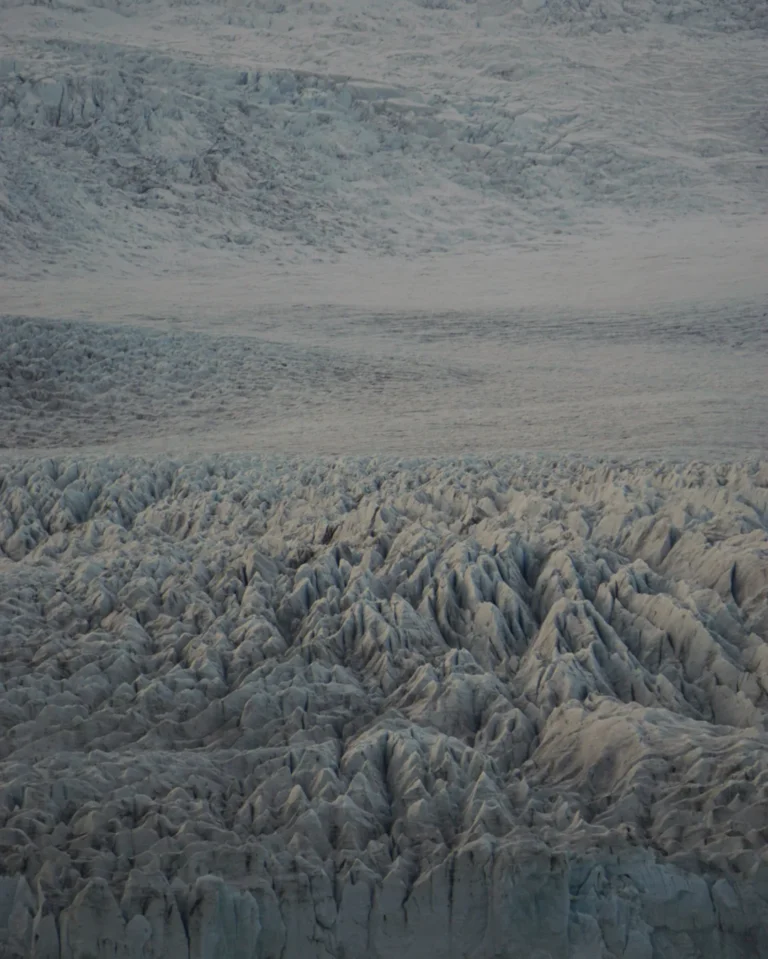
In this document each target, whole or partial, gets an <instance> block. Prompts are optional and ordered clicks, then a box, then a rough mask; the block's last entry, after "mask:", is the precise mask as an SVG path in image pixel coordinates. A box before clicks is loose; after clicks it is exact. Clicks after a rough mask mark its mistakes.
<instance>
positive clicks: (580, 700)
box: [0, 457, 768, 959]
mask: <svg viewBox="0 0 768 959" xmlns="http://www.w3.org/2000/svg"><path fill="white" fill-rule="evenodd" d="M766 515H768V467H766V465H765V464H762V465H761V464H752V465H748V464H747V465H732V466H724V465H721V466H703V465H695V464H694V465H690V466H682V465H681V466H673V465H667V466H660V465H657V464H645V465H643V464H638V465H636V466H633V467H624V466H618V465H615V464H610V463H603V464H596V465H590V464H587V463H584V462H581V461H578V460H561V461H557V460H549V459H543V458H539V459H526V460H485V459H484V460H480V459H473V458H467V459H464V460H461V461H409V462H398V461H394V460H387V459H369V460H365V461H362V460H341V461H337V462H335V463H333V462H330V461H324V460H315V461H311V460H288V459H259V458H253V457H214V458H211V459H208V460H205V459H197V460H195V461H191V462H182V461H180V462H170V461H158V462H145V461H141V460H130V459H125V458H120V457H113V458H111V459H100V460H93V461H91V460H88V459H87V458H86V459H83V460H81V461H74V460H72V461H64V460H40V459H30V460H26V461H19V462H18V463H16V464H14V465H12V466H7V467H4V468H3V469H2V472H1V473H0V547H2V557H3V558H0V577H1V579H2V587H1V588H0V630H2V635H3V660H2V672H1V673H0V677H1V678H2V685H0V721H1V722H2V725H3V736H2V737H1V738H0V757H1V766H0V782H1V783H2V786H0V843H1V844H2V863H3V872H4V874H5V875H4V876H3V877H2V879H0V954H2V955H3V956H8V957H17V959H18V957H33V959H86V957H87V959H106V957H125V959H161V957H162V959H176V957H184V959H213V957H216V959H232V957H237V959H294V957H295V959H305V957H318V959H320V957H342V959H352V957H363V956H373V957H382V959H384V957H388V956H392V955H398V956H400V957H401V959H411V957H412V959H417V957H418V959H420V957H423V956H424V955H427V954H428V955H430V956H433V957H435V959H457V957H465V956H472V957H475V959H486V957H487V959H495V957H499V956H505V957H517V956H525V957H527V959H528V957H531V956H536V957H537V959H545V957H548V956H549V957H552V959H561V957H573V959H577V957H578V959H593V957H605V959H607V957H622V959H653V957H670V959H671V957H675V959H676V957H679V956H691V957H702V959H703V957H718V959H721V957H734V959H735V957H739V959H742V957H743V959H746V957H754V956H761V955H768V932H767V931H766V930H768V868H767V864H766V852H765V849H766V846H765V827H766V821H767V820H766V812H767V811H768V810H767V808H766V784H768V734H767V732H766V703H767V700H766V691H767V690H768V652H766V650H767V649H768V646H766V641H767V640H768V549H767V548H766V547H767V540H766V522H765V517H766Z"/></svg>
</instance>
